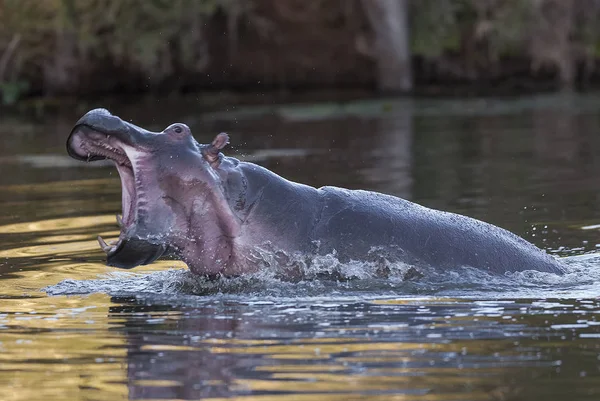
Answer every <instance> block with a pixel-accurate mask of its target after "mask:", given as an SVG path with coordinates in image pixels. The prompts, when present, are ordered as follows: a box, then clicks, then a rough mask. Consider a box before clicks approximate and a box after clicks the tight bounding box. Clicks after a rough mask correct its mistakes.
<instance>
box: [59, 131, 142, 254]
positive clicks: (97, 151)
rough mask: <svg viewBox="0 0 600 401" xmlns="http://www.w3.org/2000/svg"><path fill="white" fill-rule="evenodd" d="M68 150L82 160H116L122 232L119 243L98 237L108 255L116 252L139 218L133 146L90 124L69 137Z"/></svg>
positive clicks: (118, 220)
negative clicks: (128, 152)
mask: <svg viewBox="0 0 600 401" xmlns="http://www.w3.org/2000/svg"><path fill="white" fill-rule="evenodd" d="M68 149H69V153H70V154H71V156H73V157H75V158H76V159H79V160H84V161H88V162H89V161H95V160H104V159H108V160H111V161H112V162H114V164H115V166H116V168H117V171H118V173H119V177H120V178H121V202H122V209H123V210H122V217H121V216H119V215H118V214H117V223H118V224H119V227H120V230H121V232H120V235H119V239H118V241H117V242H112V243H110V244H107V243H106V242H105V241H104V240H103V239H102V237H100V236H98V242H99V243H100V246H101V247H102V249H103V250H104V251H105V252H106V253H107V255H108V256H109V258H110V257H111V256H112V255H114V254H116V253H117V252H118V251H119V250H120V249H121V248H122V247H123V245H124V243H125V242H126V241H125V236H126V234H127V232H128V231H130V230H131V229H132V227H133V226H135V224H136V220H137V209H138V203H139V199H138V196H137V193H138V191H137V190H136V185H135V183H136V171H135V169H134V166H133V164H132V162H131V158H130V157H129V156H128V154H127V149H130V151H131V150H133V148H132V147H131V146H129V145H128V144H126V143H124V142H123V141H121V140H119V139H117V138H116V137H115V136H111V135H110V134H105V133H102V132H99V131H97V130H94V129H91V128H89V127H87V126H80V127H78V128H77V129H76V130H75V131H74V132H73V134H72V136H71V138H70V140H69V147H68Z"/></svg>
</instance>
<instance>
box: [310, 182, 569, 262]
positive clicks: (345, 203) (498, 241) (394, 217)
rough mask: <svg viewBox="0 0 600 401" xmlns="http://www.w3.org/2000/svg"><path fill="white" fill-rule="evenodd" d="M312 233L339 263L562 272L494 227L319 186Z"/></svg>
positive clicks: (363, 193) (372, 195)
mask: <svg viewBox="0 0 600 401" xmlns="http://www.w3.org/2000/svg"><path fill="white" fill-rule="evenodd" d="M319 192H320V194H321V196H322V198H323V199H324V202H323V204H324V206H323V209H322V212H321V215H320V217H319V222H318V223H317V225H316V228H315V230H314V231H313V240H316V241H318V242H319V244H320V248H319V252H320V253H331V252H334V251H335V252H336V253H337V255H338V257H340V259H342V261H344V260H364V259H365V255H371V257H372V258H373V259H375V258H376V257H381V256H384V257H386V258H387V259H388V260H390V261H392V262H394V261H400V262H405V263H410V264H413V265H428V266H431V267H435V268H456V267H464V266H470V267H475V268H479V269H483V270H485V271H489V272H490V273H504V272H514V271H523V270H538V271H543V272H551V273H558V274H560V273H563V272H564V271H563V268H562V267H561V265H560V263H559V262H558V261H557V260H556V259H555V258H554V257H552V256H550V255H548V254H547V253H545V252H544V251H542V250H540V249H539V248H537V247H535V246H534V245H532V244H531V243H529V242H527V241H525V240H524V239H523V238H521V237H519V236H517V235H515V234H513V233H511V232H509V231H507V230H504V229H502V228H499V227H496V226H494V225H491V224H488V223H485V222H482V221H479V220H476V219H473V218H470V217H466V216H462V215H458V214H455V213H449V212H442V211H438V210H434V209H430V208H426V207H424V206H421V205H418V204H416V203H413V202H409V201H407V200H404V199H400V198H397V197H394V196H389V195H383V194H380V193H375V192H369V191H361V190H347V189H343V188H337V187H323V188H320V189H319Z"/></svg>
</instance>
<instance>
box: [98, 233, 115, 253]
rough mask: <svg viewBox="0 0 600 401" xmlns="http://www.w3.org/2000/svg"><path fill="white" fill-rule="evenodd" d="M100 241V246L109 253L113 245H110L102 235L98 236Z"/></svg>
mask: <svg viewBox="0 0 600 401" xmlns="http://www.w3.org/2000/svg"><path fill="white" fill-rule="evenodd" d="M98 243H99V244H100V248H102V250H103V251H104V252H106V253H108V252H109V251H110V250H111V249H112V248H113V247H112V246H110V245H108V244H107V243H106V242H105V241H104V240H103V239H102V237H101V236H98Z"/></svg>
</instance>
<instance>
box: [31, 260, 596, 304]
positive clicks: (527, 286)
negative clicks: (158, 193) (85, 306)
mask: <svg viewBox="0 0 600 401" xmlns="http://www.w3.org/2000/svg"><path fill="white" fill-rule="evenodd" d="M252 257H254V258H260V259H261V261H262V268H261V269H260V270H259V271H258V272H256V273H252V274H247V275H243V276H240V277H235V278H226V277H222V278H219V279H217V280H209V279H206V278H204V277H199V276H196V275H194V274H192V273H191V272H190V271H188V270H187V269H168V270H164V271H159V272H149V273H148V272H146V273H143V272H140V273H130V272H127V273H124V272H114V273H110V274H109V275H105V276H102V277H99V278H97V279H93V280H72V279H69V280H63V281H61V282H59V283H58V284H55V285H52V286H49V287H46V288H44V289H43V291H45V292H46V293H47V294H48V295H73V294H91V293H97V292H101V293H107V294H110V295H114V296H132V295H133V296H137V297H139V296H148V297H152V296H175V297H189V296H210V295H216V294H221V295H222V294H227V295H228V296H244V297H246V296H257V297H276V298H279V297H285V298H289V297H291V298H294V297H319V296H325V295H326V296H330V297H336V296H337V297H347V296H351V297H361V298H363V299H364V298H365V297H369V298H382V297H388V296H389V297H398V296H415V295H418V296H420V295H423V296H446V297H458V298H481V297H485V298H498V299H499V298H507V297H510V298H561V297H564V298H584V297H596V296H598V295H599V294H600V254H591V255H581V256H575V257H568V258H564V259H563V261H564V262H565V265H566V268H567V273H566V274H565V275H562V276H558V275H555V274H552V273H542V272H538V271H533V270H530V271H523V272H517V273H507V274H505V275H491V274H488V273H486V272H484V271H482V270H479V269H475V268H466V267H465V268H461V269H456V270H453V271H440V270H436V269H423V268H419V270H418V271H417V272H416V273H415V271H416V269H415V268H414V267H412V266H408V265H406V264H403V263H389V262H387V261H386V262H385V263H384V264H383V266H384V268H383V269H382V263H381V262H358V261H351V262H348V263H342V262H340V260H339V259H338V257H337V256H336V255H335V254H330V255H325V256H319V257H314V258H310V259H307V258H306V257H305V256H302V255H292V256H291V257H289V259H288V261H287V263H286V265H285V266H284V267H283V269H282V266H280V265H277V263H276V261H277V260H278V258H277V255H274V254H273V253H271V252H267V251H264V250H257V253H256V254H254V255H252ZM279 259H280V258H279ZM282 272H285V273H284V274H282Z"/></svg>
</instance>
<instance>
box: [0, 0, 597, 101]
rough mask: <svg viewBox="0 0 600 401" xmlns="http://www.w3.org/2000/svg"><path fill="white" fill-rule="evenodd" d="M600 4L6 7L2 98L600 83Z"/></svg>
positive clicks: (265, 2)
mask: <svg viewBox="0 0 600 401" xmlns="http://www.w3.org/2000/svg"><path fill="white" fill-rule="evenodd" d="M599 13H600V2H599V1H597V0H412V1H411V0H363V1H361V0H314V1H303V0H173V1H171V0H148V1H137V0H44V1H38V0H2V1H0V92H1V93H2V98H1V99H2V103H3V104H4V105H11V104H14V103H15V102H17V101H19V100H20V99H23V98H28V97H30V96H54V95H77V96H82V95H83V96H86V97H90V96H93V95H98V94H107V93H108V94H118V93H120V94H122V93H148V92H151V93H162V94H164V93H189V92H198V91H207V90H210V91H218V90H232V91H244V92H255V91H273V90H279V91H282V90H285V91H292V92H296V91H306V90H324V89H335V90H365V91H373V90H380V91H384V92H414V93H424V94H438V93H440V94H455V93H491V92H494V93H498V92H500V93H505V94H506V93H517V92H523V91H542V90H556V89H571V88H590V87H592V86H594V84H595V83H597V81H598V78H599V74H598V71H597V68H596V60H597V58H598V55H599V49H600V27H598V24H597V23H596V22H597V21H598V17H599Z"/></svg>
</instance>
